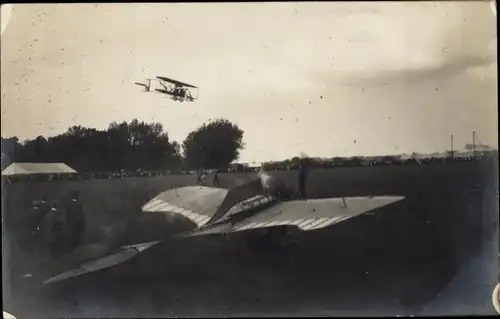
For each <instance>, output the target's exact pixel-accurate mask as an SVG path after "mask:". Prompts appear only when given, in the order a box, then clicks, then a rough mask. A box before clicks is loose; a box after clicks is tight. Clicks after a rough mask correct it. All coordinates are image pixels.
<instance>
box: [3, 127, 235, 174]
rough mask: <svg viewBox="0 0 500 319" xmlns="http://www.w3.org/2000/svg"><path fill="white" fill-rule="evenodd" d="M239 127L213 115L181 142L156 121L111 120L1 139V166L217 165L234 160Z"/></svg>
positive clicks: (156, 167) (86, 168)
mask: <svg viewBox="0 0 500 319" xmlns="http://www.w3.org/2000/svg"><path fill="white" fill-rule="evenodd" d="M243 133H244V132H243V131H242V130H240V129H239V127H238V126H237V125H235V124H232V123H231V122H229V121H228V120H225V119H217V120H214V121H211V122H209V123H207V124H203V125H202V126H201V127H199V128H198V129H196V130H195V131H193V132H191V133H190V134H189V135H188V136H187V138H186V139H185V140H184V142H183V143H182V147H181V145H180V144H179V143H178V142H176V141H171V140H170V139H169V136H168V133H167V132H165V131H164V130H163V126H162V125H161V124H160V123H145V122H139V121H138V120H137V119H134V120H132V121H131V122H130V123H127V122H122V123H116V122H113V123H111V124H110V125H109V127H108V129H107V130H96V129H93V128H86V127H82V126H72V127H70V128H69V129H68V130H67V131H66V132H65V133H63V134H60V135H57V136H54V137H49V138H48V139H46V138H45V137H42V136H39V137H37V138H35V139H33V140H27V141H24V142H23V143H20V142H19V140H18V138H17V137H11V138H3V137H2V169H4V168H5V167H7V166H8V165H10V164H11V163H12V162H31V163H44V162H63V163H66V164H67V165H69V166H71V167H73V168H74V169H76V170H77V171H79V172H103V171H117V170H121V169H124V170H137V169H144V170H166V169H178V168H185V169H195V168H222V167H227V166H228V165H229V163H231V162H232V161H234V160H236V159H238V157H239V153H240V151H241V150H242V149H243V147H244V143H243Z"/></svg>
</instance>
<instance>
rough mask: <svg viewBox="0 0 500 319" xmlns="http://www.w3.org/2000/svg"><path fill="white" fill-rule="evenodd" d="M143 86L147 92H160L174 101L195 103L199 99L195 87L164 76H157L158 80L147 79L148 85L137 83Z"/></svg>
mask: <svg viewBox="0 0 500 319" xmlns="http://www.w3.org/2000/svg"><path fill="white" fill-rule="evenodd" d="M135 84H137V85H140V86H143V87H144V90H145V91H146V92H151V90H154V91H155V92H160V93H163V94H167V95H169V96H170V98H171V99H172V100H174V101H179V102H184V101H188V102H193V101H194V100H196V99H198V88H197V87H196V86H194V85H191V84H187V83H183V82H180V81H177V80H173V79H170V78H167V77H164V76H157V77H156V79H146V83H139V82H136V83H135Z"/></svg>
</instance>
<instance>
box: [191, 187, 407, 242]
mask: <svg viewBox="0 0 500 319" xmlns="http://www.w3.org/2000/svg"><path fill="white" fill-rule="evenodd" d="M256 199H257V200H260V201H261V202H265V203H264V204H266V205H268V206H267V208H264V209H262V210H261V211H260V212H259V213H257V214H253V215H251V216H249V217H247V218H244V219H241V220H239V221H232V222H231V220H230V218H229V219H228V222H227V223H218V224H214V225H213V227H203V228H201V229H198V230H194V231H191V232H188V233H186V234H185V235H183V237H192V236H201V235H215V234H221V233H230V232H239V231H247V230H252V229H257V228H267V227H275V226H295V227H297V228H299V229H300V230H303V231H312V230H316V229H320V228H324V227H328V226H331V225H334V224H337V223H340V222H343V221H345V220H348V219H350V218H352V217H356V216H359V215H361V214H364V213H367V212H370V211H373V210H375V209H378V208H381V207H383V206H387V205H390V204H393V203H395V202H398V201H401V200H403V199H404V197H400V196H380V197H346V198H327V199H309V200H291V201H284V202H277V203H275V204H272V203H269V202H266V200H265V198H264V197H261V198H258V196H257V197H256ZM234 216H238V214H235V215H234Z"/></svg>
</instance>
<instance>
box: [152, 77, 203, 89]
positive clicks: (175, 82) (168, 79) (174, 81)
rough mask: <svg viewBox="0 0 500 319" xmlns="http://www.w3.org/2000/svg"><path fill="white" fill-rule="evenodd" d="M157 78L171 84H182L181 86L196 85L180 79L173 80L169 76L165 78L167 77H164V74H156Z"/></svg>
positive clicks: (192, 86) (191, 86) (190, 86)
mask: <svg viewBox="0 0 500 319" xmlns="http://www.w3.org/2000/svg"><path fill="white" fill-rule="evenodd" d="M157 78H158V79H159V80H162V81H165V82H170V83H173V84H178V85H182V86H185V87H189V88H195V89H197V87H196V86H194V85H191V84H187V83H183V82H180V81H177V80H173V79H170V78H167V77H164V76H157Z"/></svg>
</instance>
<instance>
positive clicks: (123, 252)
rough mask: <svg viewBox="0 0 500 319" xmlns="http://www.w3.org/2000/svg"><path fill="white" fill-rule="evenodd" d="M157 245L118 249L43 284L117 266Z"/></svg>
mask: <svg viewBox="0 0 500 319" xmlns="http://www.w3.org/2000/svg"><path fill="white" fill-rule="evenodd" d="M158 243H160V241H153V242H147V243H141V244H137V245H130V246H123V247H120V248H119V249H118V250H117V251H115V252H114V253H109V254H107V255H105V256H102V257H100V258H95V259H92V260H90V261H87V262H85V263H83V264H81V265H80V266H78V267H76V268H74V269H71V270H69V271H66V272H63V273H61V274H58V275H56V276H53V277H50V278H49V279H46V280H45V281H44V282H43V283H44V284H50V283H55V282H58V281H62V280H66V279H70V278H73V277H78V276H81V275H84V274H88V273H92V272H96V271H99V270H103V269H107V268H111V267H114V266H117V265H119V264H121V263H124V262H126V261H127V260H129V259H132V258H134V257H135V256H136V255H137V254H139V253H141V252H143V251H145V250H146V249H149V248H151V247H153V246H155V245H156V244H158Z"/></svg>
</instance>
